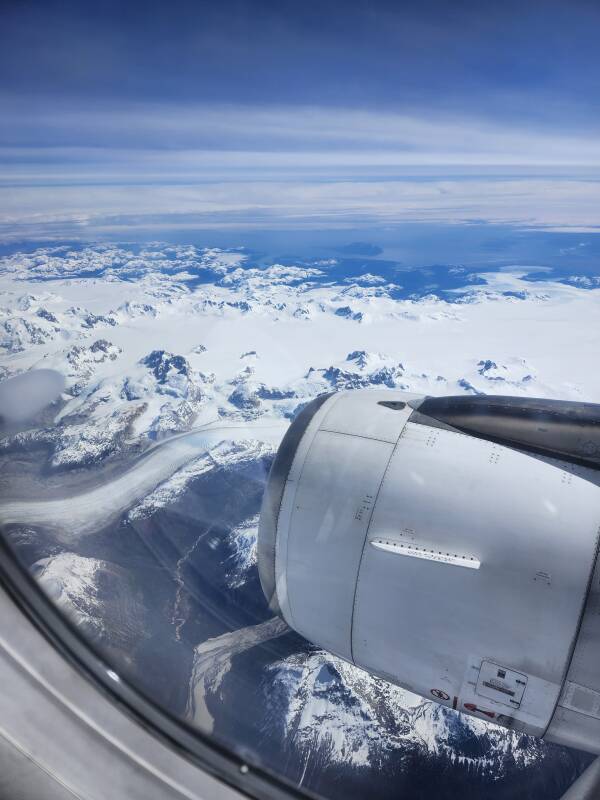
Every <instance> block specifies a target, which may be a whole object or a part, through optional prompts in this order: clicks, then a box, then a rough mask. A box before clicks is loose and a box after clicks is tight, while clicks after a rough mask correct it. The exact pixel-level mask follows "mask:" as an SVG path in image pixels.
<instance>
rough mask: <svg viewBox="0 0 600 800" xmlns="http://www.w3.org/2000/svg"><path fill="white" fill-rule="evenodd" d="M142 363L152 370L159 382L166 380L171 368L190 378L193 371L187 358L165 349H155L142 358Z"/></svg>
mask: <svg viewBox="0 0 600 800" xmlns="http://www.w3.org/2000/svg"><path fill="white" fill-rule="evenodd" d="M141 363H142V364H144V365H145V366H146V367H148V369H150V370H152V373H153V374H154V377H155V378H156V380H157V381H158V382H159V383H165V382H166V380H167V378H168V376H169V372H171V370H172V371H173V372H176V373H178V374H179V375H185V376H186V378H189V377H190V373H191V369H190V365H189V362H188V360H187V359H186V358H184V357H183V356H177V355H173V353H167V352H166V351H165V350H153V351H152V352H151V353H150V354H149V355H147V356H146V357H145V358H143V359H142V361H141Z"/></svg>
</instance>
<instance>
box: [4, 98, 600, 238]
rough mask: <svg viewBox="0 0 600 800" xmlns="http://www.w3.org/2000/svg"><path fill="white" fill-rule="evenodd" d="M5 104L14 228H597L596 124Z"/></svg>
mask: <svg viewBox="0 0 600 800" xmlns="http://www.w3.org/2000/svg"><path fill="white" fill-rule="evenodd" d="M9 112H10V113H9V114H8V115H7V125H6V127H5V129H4V132H3V134H2V137H1V138H0V165H1V167H2V169H1V177H0V222H1V225H2V230H3V232H4V234H5V235H8V234H10V233H13V234H14V235H25V234H26V233H27V232H32V231H34V230H35V231H38V232H45V233H48V231H59V230H61V229H62V230H63V231H64V232H65V233H70V234H73V232H77V231H79V232H80V233H85V232H87V233H89V234H92V233H93V232H98V231H102V230H114V229H119V228H123V227H126V226H133V227H137V228H141V229H144V228H146V229H152V228H153V227H154V226H156V225H164V223H165V221H167V219H168V224H169V225H171V226H181V227H186V226H188V227H193V228H197V227H219V226H244V225H247V226H252V225H265V224H268V225H271V226H276V225H286V226H294V227H298V226H318V225H324V224H328V225H353V226H357V225H361V224H373V223H382V224H389V223H395V222H402V221H427V222H431V221H439V222H452V223H465V222H471V221H473V220H475V219H476V220H485V221H489V222H500V223H510V224H517V225H539V226H550V227H571V226H576V227H578V228H581V229H590V230H591V229H595V228H596V227H597V226H598V225H600V214H599V212H598V210H597V209H599V208H600V138H597V137H594V136H590V135H588V133H587V131H581V130H580V131H578V132H577V131H575V132H573V131H568V130H560V131H558V130H556V129H552V130H551V131H549V130H548V131H547V130H544V129H538V128H535V127H532V126H524V125H515V124H512V125H508V124H506V123H505V124H500V123H494V124H493V123H491V122H490V121H483V120H478V119H476V118H473V117H462V118H459V117H457V116H452V117H449V116H448V115H445V116H441V115H438V116H437V117H435V118H434V117H417V116H415V115H407V114H399V113H391V112H383V111H381V112H373V111H365V110H357V109H338V110H333V109H331V108H317V107H291V106H282V107H261V108H255V107H246V106H232V105H228V106H214V105H210V106H204V107H200V106H193V107H192V106H190V105H181V106H178V105H169V104H162V105H159V106H157V105H139V106H136V107H128V108H117V107H114V106H113V107H111V108H106V109H91V108H84V107H82V105H81V104H78V105H77V107H72V106H69V107H63V108H58V109H56V108H55V109H54V110H50V109H49V108H46V107H40V106H37V107H35V108H34V107H28V108H27V109H25V108H24V107H23V106H22V104H14V103H13V104H12V105H9ZM58 112H59V113H58ZM24 143H28V144H24Z"/></svg>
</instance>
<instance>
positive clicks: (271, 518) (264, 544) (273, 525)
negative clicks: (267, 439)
mask: <svg viewBox="0 0 600 800" xmlns="http://www.w3.org/2000/svg"><path fill="white" fill-rule="evenodd" d="M333 394H334V392H328V393H326V394H321V395H319V396H318V397H316V398H315V399H314V400H311V402H310V403H309V404H308V405H307V406H305V407H304V408H303V409H302V411H301V412H300V413H299V414H298V416H297V417H296V418H295V419H294V421H293V422H292V424H291V425H290V427H289V428H288V429H287V431H286V434H285V436H284V437H283V439H282V442H281V444H280V445H279V449H278V451H277V455H276V456H275V459H274V461H273V464H272V465H271V469H270V471H269V477H268V479H267V486H266V488H265V493H264V495H263V500H262V506H261V509H260V519H259V524H258V543H257V560H258V575H259V578H260V585H261V587H262V590H263V594H264V595H265V598H266V600H267V603H268V604H269V608H270V609H271V611H273V612H274V613H275V614H279V615H280V616H281V608H280V606H279V600H278V598H277V586H276V581H275V547H276V542H277V523H278V520H279V511H280V509H281V501H282V500H283V492H284V490H285V484H286V481H287V479H288V475H289V474H290V469H291V468H292V463H293V461H294V456H295V455H296V451H297V449H298V445H299V444H300V441H301V440H302V437H303V436H304V434H305V433H306V429H307V428H308V426H309V425H310V422H311V420H312V419H313V417H314V416H315V414H316V413H317V411H318V410H319V409H320V408H321V406H322V405H323V404H324V403H325V401H326V400H329V398H330V397H331V396H332V395H333Z"/></svg>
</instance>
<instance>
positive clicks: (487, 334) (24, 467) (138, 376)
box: [0, 243, 600, 800]
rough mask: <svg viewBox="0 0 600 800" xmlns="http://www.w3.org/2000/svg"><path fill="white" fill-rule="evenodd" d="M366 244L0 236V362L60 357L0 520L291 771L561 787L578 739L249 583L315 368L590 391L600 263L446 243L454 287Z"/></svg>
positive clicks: (224, 725) (198, 702)
mask: <svg viewBox="0 0 600 800" xmlns="http://www.w3.org/2000/svg"><path fill="white" fill-rule="evenodd" d="M376 268H377V261H376V260H370V261H369V263H368V265H365V268H364V272H363V273H362V274H359V273H358V272H356V271H354V272H353V273H352V274H351V275H344V274H341V273H340V272H339V264H338V262H337V261H336V259H327V258H324V259H319V260H318V261H315V262H312V263H305V262H302V263H300V262H299V263H297V264H293V263H285V264H280V263H274V264H271V265H267V266H263V265H260V264H259V263H257V262H254V261H253V259H252V257H251V255H250V254H249V253H247V252H246V251H243V250H231V251H225V250H219V249H215V248H211V249H201V248H197V247H194V246H182V245H164V244H159V243H156V244H149V245H145V246H142V247H133V246H126V245H110V244H101V245H95V246H92V245H90V246H86V247H71V246H69V247H61V246H56V247H43V248H38V249H36V250H33V251H31V252H27V253H16V254H13V255H9V256H4V257H2V258H0V378H1V377H6V376H10V375H14V374H17V373H19V372H22V371H25V370H29V369H34V368H38V367H50V368H53V369H57V370H59V371H60V372H61V373H62V374H63V375H64V376H65V379H66V386H65V391H64V394H63V395H62V397H61V398H60V399H59V401H58V402H57V403H56V404H55V406H54V407H53V408H51V409H49V410H48V411H47V412H45V413H44V414H42V415H41V416H40V418H39V419H37V420H35V421H34V422H33V423H32V425H31V427H28V428H18V429H16V428H12V429H8V428H6V429H5V430H4V431H0V433H2V438H1V439H0V473H2V477H1V478H0V490H1V492H2V498H3V502H2V503H0V522H2V524H3V525H5V526H6V528H5V529H6V530H7V531H8V534H9V535H10V537H11V539H12V541H13V543H14V544H15V546H16V547H17V548H18V549H19V552H20V553H21V554H22V557H23V558H24V560H25V561H26V563H27V564H28V565H29V566H31V567H32V569H33V570H34V574H36V575H37V577H38V578H39V580H40V583H41V584H42V586H43V587H44V589H45V590H46V591H47V592H48V594H49V595H50V596H51V597H52V598H53V599H54V600H55V601H56V602H57V603H58V604H59V606H60V607H61V608H63V609H64V610H65V611H66V612H67V613H68V614H70V616H71V618H72V619H73V620H74V621H75V623H76V624H77V625H78V626H79V627H80V628H81V629H82V630H83V631H85V633H86V635H89V636H90V637H91V638H92V639H94V641H96V642H97V643H98V642H99V643H100V645H101V646H103V647H106V648H108V650H109V652H110V653H111V656H114V657H115V658H118V659H119V665H120V667H121V668H124V669H130V670H131V671H132V675H133V676H134V678H135V680H137V681H139V682H140V683H142V685H144V686H145V687H146V688H147V690H149V691H152V692H155V693H156V694H157V696H159V697H160V699H161V701H162V702H164V703H165V704H167V705H169V706H170V707H171V708H172V709H173V710H175V711H176V713H180V714H182V715H183V716H185V717H186V718H187V719H188V720H193V721H195V722H196V723H197V724H198V725H200V726H201V727H203V728H210V729H211V730H213V731H214V733H215V734H216V735H219V736H220V737H221V738H223V739H224V740H225V741H229V742H231V743H232V744H233V745H234V746H236V747H238V749H239V748H240V747H241V748H242V749H244V748H245V750H246V751H247V752H248V754H249V757H252V755H254V757H256V758H258V759H259V760H261V761H262V762H263V763H266V764H267V765H269V766H271V767H276V766H277V765H279V766H280V765H281V764H283V763H285V764H287V770H288V776H289V777H290V778H291V779H292V780H294V781H297V782H301V783H302V784H303V785H306V786H309V787H311V788H313V789H315V790H317V789H319V790H323V791H326V792H327V793H328V794H331V795H332V796H335V797H340V798H341V797H347V796H348V791H349V790H348V787H349V786H351V785H352V786H355V785H357V784H356V782H357V781H358V785H359V786H360V787H366V786H367V785H368V784H369V785H372V787H373V788H372V794H373V796H375V797H386V796H391V797H392V796H393V797H395V796H397V795H396V793H395V790H394V791H392V792H391V794H390V793H389V792H388V789H389V787H390V786H394V787H395V786H398V787H400V788H399V789H398V792H400V793H401V794H402V796H406V797H411V798H412V797H420V796H423V797H425V796H430V795H427V794H420V791H421V789H418V787H419V786H422V788H423V792H425V789H426V788H427V787H430V786H436V785H437V784H436V783H435V774H436V770H437V771H439V772H440V774H443V776H444V778H445V781H446V785H447V787H450V788H448V792H450V791H453V792H455V793H456V792H458V791H460V792H461V796H464V797H467V796H477V797H481V796H484V795H482V794H481V792H482V791H483V788H482V787H485V796H486V797H488V796H489V797H492V796H493V797H498V798H500V797H503V798H504V797H506V798H508V797H533V796H536V797H538V796H539V797H544V800H545V798H550V797H555V796H558V794H559V793H560V790H561V788H564V786H566V785H567V783H568V782H569V780H571V779H572V777H573V776H574V774H575V773H576V772H577V771H578V770H579V769H580V768H581V766H582V764H583V763H584V760H582V758H581V757H580V756H578V755H576V754H570V753H569V752H568V751H566V750H563V749H560V748H553V747H551V746H549V745H547V744H543V743H540V742H537V741H534V740H532V739H529V738H527V737H523V736H518V735H514V734H512V733H511V732H509V731H506V730H503V729H500V728H495V727H490V726H487V725H485V724H484V723H482V722H480V721H479V720H475V719H472V718H464V717H462V716H461V715H460V714H458V713H457V712H453V711H451V710H447V709H442V708H440V707H439V706H437V705H436V704H434V703H430V702H427V701H423V700H422V699H420V698H416V697H415V696H414V695H411V694H410V693H408V692H404V691H402V690H400V689H398V688H396V687H393V686H390V685H389V684H387V683H385V682H384V681H380V680H378V679H374V678H372V677H371V676H369V675H367V674H366V673H364V672H362V671H360V670H358V669H356V668H354V667H352V666H351V665H348V664H345V663H344V662H341V661H340V660H339V659H336V658H334V657H332V656H330V655H328V654H326V653H323V652H321V651H317V650H315V649H314V648H313V647H311V646H309V645H307V643H305V642H302V641H301V640H300V639H299V637H297V636H295V635H294V634H291V633H288V632H286V629H285V626H282V625H281V624H280V623H279V622H277V621H273V620H272V619H271V616H270V614H269V612H268V609H267V608H266V605H265V603H264V600H263V598H262V594H261V592H260V587H259V584H258V578H257V570H256V532H257V524H258V516H257V515H258V511H259V507H260V497H261V493H262V486H263V485H264V479H265V475H266V472H267V469H268V466H269V463H270V461H271V459H272V457H273V454H274V451H275V448H276V446H277V443H278V441H279V439H280V438H281V436H282V435H283V433H284V431H285V429H286V426H287V424H288V422H289V420H290V419H292V418H293V417H294V415H295V414H296V413H298V411H299V410H300V409H301V408H302V407H303V406H304V405H305V404H306V403H307V402H309V401H310V399H311V398H313V397H315V396H317V395H318V394H320V393H321V392H324V391H328V392H329V391H336V390H341V389H354V388H369V387H377V388H385V387H390V388H399V389H405V390H407V391H411V392H418V393H423V394H432V395H444V394H455V393H467V394H480V393H488V394H492V393H493V394H516V395H526V396H552V397H559V398H573V399H581V400H592V401H595V400H598V398H599V397H600V375H599V373H598V371H597V370H594V369H592V368H591V365H592V364H594V363H595V361H596V358H595V356H596V354H597V352H598V349H599V347H598V346H599V344H600V341H599V340H600V328H598V326H590V325H589V321H590V320H592V319H596V318H598V311H599V310H600V286H598V283H597V281H594V280H591V279H590V280H583V279H581V280H579V279H578V278H577V276H571V277H569V278H568V279H565V280H555V279H548V280H542V281H540V280H536V281H532V280H531V279H530V277H529V273H530V272H532V271H534V270H535V268H533V267H531V268H530V269H524V268H518V267H515V268H514V269H512V270H507V271H503V272H487V273H478V274H475V273H468V274H467V273H465V272H464V271H461V269H460V268H456V267H449V268H448V270H447V272H448V274H449V275H451V277H452V285H451V286H450V287H449V288H446V289H437V290H433V289H432V287H431V286H430V285H429V284H428V283H427V282H426V281H425V282H424V283H423V288H422V290H421V291H415V290H414V289H413V288H410V289H408V288H405V287H404V286H403V284H404V282H406V283H409V281H408V280H407V276H406V275H404V274H403V273H402V271H398V272H397V273H396V274H394V276H393V279H392V277H391V276H390V275H389V274H385V275H379V274H377V272H376ZM336 270H337V271H336ZM460 282H462V285H460ZM191 431H195V432H194V433H192V432H191ZM32 487H35V488H32ZM28 493H29V495H31V499H30V500H29V501H27V499H26V498H27V497H28ZM24 498H25V500H24ZM152 559H154V561H153V560H152ZM148 626H151V628H150V629H149V627H148ZM119 654H121V655H120V656H119ZM167 660H168V663H167ZM159 664H162V665H163V668H162V669H158V667H157V665H159ZM165 664H167V666H166V667H165ZM165 669H166V670H167V671H168V672H169V674H170V676H171V679H170V680H168V681H166V680H165V679H164V671H165ZM161 676H162V677H161ZM175 684H177V685H175ZM232 708H234V709H236V711H234V712H232V711H231V709H232ZM334 767H335V768H336V769H337V770H338V772H337V773H336V775H337V776H338V777H337V778H336V779H335V780H334V779H333V778H332V773H331V772H328V770H331V769H333V768H334ZM340 776H341V777H340ZM411 776H412V777H411ZM350 780H352V781H353V783H352V784H350V783H349V782H348V781H350ZM327 781H329V783H328V782H327ZM332 781H333V783H332ZM361 781H364V783H361ZM411 781H412V782H411ZM419 781H420V782H421V783H419ZM432 782H433V783H432ZM334 784H335V785H334ZM469 786H476V787H477V791H478V792H479V794H476V793H475V794H473V795H470V794H469V791H470V789H469ZM532 786H533V787H534V788H535V787H537V789H536V791H538V790H539V793H538V794H535V792H534V791H533V789H532V788H531V787H532ZM386 787H387V788H386ZM507 787H510V788H511V789H512V793H510V792H509V791H508V788H507ZM523 787H527V788H526V789H524V788H523ZM438 788H439V787H438ZM427 791H430V790H429V789H428V788H427ZM445 791H446V790H445V789H440V790H439V792H438V795H437V796H439V797H446V796H448V797H449V796H452V795H451V794H448V793H446V794H444V792H445ZM357 796H360V793H359V794H358V795H357Z"/></svg>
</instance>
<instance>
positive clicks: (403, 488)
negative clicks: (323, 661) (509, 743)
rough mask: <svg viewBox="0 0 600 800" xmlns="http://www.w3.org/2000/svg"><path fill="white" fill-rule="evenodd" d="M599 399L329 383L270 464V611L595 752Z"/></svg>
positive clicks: (386, 674) (476, 705)
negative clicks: (447, 393) (341, 388)
mask: <svg viewBox="0 0 600 800" xmlns="http://www.w3.org/2000/svg"><path fill="white" fill-rule="evenodd" d="M599 454H600V406H597V405H592V404H581V403H570V402H561V401H547V400H536V399H531V398H507V397H469V396H461V397H454V398H453V397H447V398H424V397H421V396H417V395H413V394H406V393H403V392H399V391H395V390H371V389H369V390H357V391H350V392H338V393H335V394H332V395H322V396H321V397H319V398H317V399H316V400H314V401H313V402H312V403H310V404H309V405H308V406H307V407H306V408H305V409H304V410H303V411H302V412H301V413H300V414H299V415H298V416H297V417H296V419H295V420H294V422H293V423H292V425H291V426H290V428H289V430H288V432H287V434H286V436H285V438H284V440H283V441H282V444H281V446H280V448H279V451H278V453H277V456H276V458H275V460H274V463H273V466H272V469H271V472H270V475H269V480H268V484H267V489H266V492H265V496H264V500H263V506H262V510H261V517H260V526H259V542H258V558H259V572H260V578H261V584H262V587H263V591H264V593H265V596H266V597H267V600H268V601H269V604H270V606H271V608H272V610H273V611H275V612H276V613H278V614H280V615H281V616H282V617H283V618H284V619H285V621H286V622H287V623H288V625H290V627H292V628H293V629H294V630H296V631H297V632H298V633H300V634H301V635H302V636H304V637H306V638H307V639H308V640H310V641H311V642H313V643H315V644H317V645H318V646H320V647H323V648H324V649H326V650H328V651H330V652H332V653H334V654H336V655H338V656H340V657H341V658H343V659H345V660H347V661H350V662H352V663H353V664H355V665H356V666H358V667H361V668H363V669H365V670H368V671H369V672H370V673H372V674H374V675H377V676H380V677H382V678H385V679H386V680H389V681H391V682H393V683H395V684H398V685H400V686H402V687H404V688H406V689H409V690H410V691H412V692H416V693H417V694H420V695H422V696H424V697H427V698H430V699H433V700H436V701H438V702H440V703H442V704H444V705H446V706H449V707H453V708H456V709H458V710H459V711H461V712H464V713H468V714H473V715H475V716H478V717H480V718H481V719H484V720H488V721H490V722H494V723H497V724H500V725H504V726H506V727H509V728H514V729H516V730H520V731H523V732H526V733H528V734H532V735H535V736H545V737H546V738H548V739H550V740H552V741H556V742H559V743H563V744H567V745H571V746H574V747H578V748H581V749H585V750H589V751H591V752H600V667H599V666H598V665H599V664H600V569H599V568H598V567H597V565H596V560H597V549H598V533H599V526H600V488H599V486H598V482H599V480H600V471H599V469H600V460H599Z"/></svg>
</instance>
